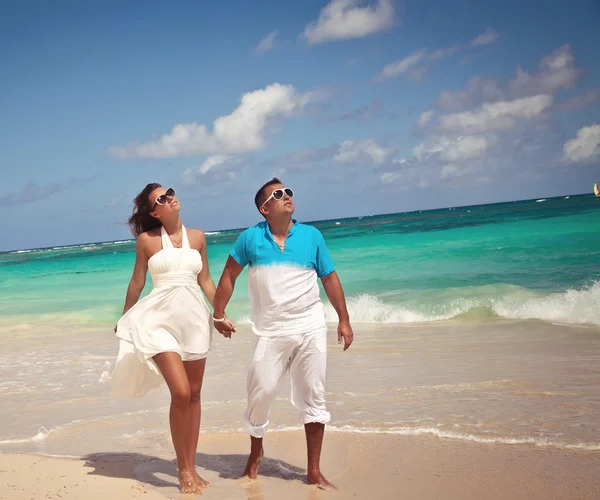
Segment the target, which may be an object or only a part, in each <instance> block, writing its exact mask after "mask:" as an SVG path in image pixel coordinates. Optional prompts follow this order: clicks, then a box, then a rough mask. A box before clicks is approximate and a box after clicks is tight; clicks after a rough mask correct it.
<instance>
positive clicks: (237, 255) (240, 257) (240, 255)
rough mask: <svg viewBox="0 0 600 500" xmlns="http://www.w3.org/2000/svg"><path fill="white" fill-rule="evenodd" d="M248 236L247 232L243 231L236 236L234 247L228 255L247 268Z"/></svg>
mask: <svg viewBox="0 0 600 500" xmlns="http://www.w3.org/2000/svg"><path fill="white" fill-rule="evenodd" d="M249 241H250V235H249V232H248V230H246V231H244V232H243V233H242V234H240V235H239V236H238V239H237V241H236V242H235V245H233V248H232V249H231V252H230V255H231V256H232V257H233V258H234V260H235V261H236V262H237V263H238V264H239V265H240V266H242V267H244V266H247V265H248V264H249V263H250V252H249V251H248V248H249V246H250V245H249Z"/></svg>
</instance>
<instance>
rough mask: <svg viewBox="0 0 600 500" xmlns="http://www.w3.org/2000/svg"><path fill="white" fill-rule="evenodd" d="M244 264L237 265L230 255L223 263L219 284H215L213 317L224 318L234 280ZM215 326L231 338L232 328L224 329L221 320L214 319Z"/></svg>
mask: <svg viewBox="0 0 600 500" xmlns="http://www.w3.org/2000/svg"><path fill="white" fill-rule="evenodd" d="M243 269H244V266H241V265H239V264H238V263H237V262H236V261H235V259H234V258H233V257H232V256H231V255H230V256H229V257H228V259H227V262H226V263H225V268H224V269H223V274H222V275H221V279H220V280H219V284H218V286H217V293H216V294H215V300H214V303H213V309H214V313H213V318H224V317H225V307H227V304H228V303H229V300H230V299H231V296H232V295H233V290H234V288H235V280H236V279H237V277H238V276H239V275H240V273H241V272H242V271H243ZM214 323H215V328H216V329H217V330H219V332H221V333H222V334H223V335H224V336H225V337H227V338H231V333H232V332H234V331H235V329H234V330H229V331H227V330H225V331H222V330H224V329H223V326H224V325H223V322H219V321H215V322H214Z"/></svg>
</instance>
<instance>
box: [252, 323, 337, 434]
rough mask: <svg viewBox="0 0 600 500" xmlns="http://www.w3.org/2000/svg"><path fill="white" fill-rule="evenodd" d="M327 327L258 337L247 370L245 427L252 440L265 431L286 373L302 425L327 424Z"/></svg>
mask: <svg viewBox="0 0 600 500" xmlns="http://www.w3.org/2000/svg"><path fill="white" fill-rule="evenodd" d="M326 368H327V328H321V329H319V330H316V331H313V332H309V333H306V334H297V335H285V336H281V337H259V339H258V343H257V344H256V349H255V350H254V359H253V360H252V364H251V365H250V369H249V370H248V382H247V388H248V407H247V408H246V411H245V412H244V428H245V429H246V431H247V432H248V433H249V434H250V435H251V436H253V437H256V438H262V437H263V436H264V435H265V433H266V432H267V426H268V425H269V414H270V410H271V403H272V402H273V400H274V399H275V397H276V396H277V392H278V391H279V387H280V385H281V382H282V381H283V378H284V377H285V374H286V372H287V371H289V372H290V378H291V382H292V395H291V400H292V404H293V405H294V407H295V408H296V409H297V410H298V411H299V412H300V421H301V422H302V423H303V424H310V423H321V424H326V423H327V422H329V420H330V419H331V415H330V414H329V413H328V412H327V410H326V408H325V371H326Z"/></svg>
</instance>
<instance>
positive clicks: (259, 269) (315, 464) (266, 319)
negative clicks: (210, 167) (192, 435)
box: [213, 178, 354, 488]
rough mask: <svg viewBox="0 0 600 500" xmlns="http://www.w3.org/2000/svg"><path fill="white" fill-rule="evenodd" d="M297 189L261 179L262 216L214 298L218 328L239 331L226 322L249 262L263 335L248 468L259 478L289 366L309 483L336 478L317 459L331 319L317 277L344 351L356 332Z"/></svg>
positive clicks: (247, 416) (324, 484) (254, 313)
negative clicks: (300, 216) (297, 200)
mask: <svg viewBox="0 0 600 500" xmlns="http://www.w3.org/2000/svg"><path fill="white" fill-rule="evenodd" d="M293 196H294V193H293V191H292V190H291V189H290V188H287V187H285V186H284V185H283V184H282V183H281V181H280V180H279V179H276V178H273V179H272V180H270V181H269V182H267V183H266V184H265V185H264V186H262V187H261V188H260V189H259V190H258V192H257V193H256V196H255V198H254V203H255V204H256V208H257V209H258V211H259V212H260V213H261V214H262V215H263V216H264V218H265V219H266V221H263V222H261V223H259V224H257V225H256V226H253V227H250V228H248V229H246V231H244V232H243V233H242V234H241V235H240V236H239V238H238V240H237V242H236V243H235V245H234V247H233V249H232V251H231V254H230V256H229V258H228V259H227V263H226V264H225V269H224V270H223V275H222V276H221V280H220V281H219V286H218V287H217V293H216V296H215V300H214V317H213V319H214V320H215V323H214V324H215V327H216V328H217V330H219V332H220V333H222V334H223V335H225V336H226V337H231V333H232V332H233V331H235V329H232V328H231V327H230V325H228V324H226V323H225V321H226V319H225V312H224V311H225V306H226V305H227V303H228V302H229V299H230V298H231V295H232V293H233V289H234V286H235V281H236V279H237V277H238V276H239V275H240V273H241V272H242V270H243V269H244V267H245V266H246V265H249V266H250V269H249V271H248V292H249V296H250V307H251V323H252V330H253V331H254V333H256V334H257V335H258V343H257V344H256V349H255V352H254V358H253V361H252V364H251V366H250V369H249V371H248V380H247V389H248V406H247V408H246V411H245V412H244V428H245V429H246V431H247V432H248V433H249V434H250V436H251V437H250V440H251V448H250V456H249V457H248V463H247V464H246V469H245V471H244V475H247V476H248V477H250V478H251V479H256V477H257V473H258V466H259V464H260V461H261V459H262V456H263V444H262V441H263V437H264V435H265V433H266V430H267V426H268V424H269V413H270V408H271V403H272V402H273V400H274V399H275V397H276V396H277V392H278V389H279V386H280V385H281V382H282V380H283V378H284V376H285V374H286V372H288V371H289V372H290V378H291V382H292V404H293V405H294V407H295V408H296V409H297V410H298V411H300V413H301V421H302V423H303V424H304V428H305V432H306V443H307V447H308V467H307V481H308V484H314V485H317V486H318V487H320V488H332V487H333V485H332V484H331V483H329V481H327V479H325V477H324V476H323V474H321V469H320V465H319V461H320V457H321V445H322V443H323V435H324V432H325V424H326V423H327V422H329V420H330V415H329V413H328V412H327V410H326V407H325V370H326V363H327V326H326V324H325V315H324V312H323V303H322V302H321V298H320V296H319V286H318V283H317V278H320V279H321V282H322V283H323V287H324V289H325V293H326V294H327V297H328V298H329V301H330V302H331V304H332V306H333V307H334V309H335V310H336V312H337V314H338V317H339V324H338V344H341V343H342V339H343V340H344V351H345V350H346V349H348V347H350V344H352V341H353V339H354V334H353V332H352V327H351V326H350V319H349V316H348V311H347V309H346V300H345V298H344V292H343V290H342V285H341V283H340V280H339V278H338V276H337V274H336V272H335V268H334V266H333V262H332V260H331V257H330V255H329V251H328V250H327V247H326V246H325V241H324V240H323V236H322V235H321V233H320V232H319V230H318V229H316V228H314V227H312V226H308V225H304V224H299V223H298V222H296V221H295V220H293V219H292V215H293V213H294V200H293Z"/></svg>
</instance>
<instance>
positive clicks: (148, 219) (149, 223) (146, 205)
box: [127, 182, 161, 238]
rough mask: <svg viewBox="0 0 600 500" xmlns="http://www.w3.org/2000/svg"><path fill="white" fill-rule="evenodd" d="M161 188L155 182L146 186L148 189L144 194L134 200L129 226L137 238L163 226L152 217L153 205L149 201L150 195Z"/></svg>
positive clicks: (145, 189)
mask: <svg viewBox="0 0 600 500" xmlns="http://www.w3.org/2000/svg"><path fill="white" fill-rule="evenodd" d="M160 186H161V185H160V184H157V183H155V182H152V183H150V184H148V185H146V187H145V188H144V189H142V192H141V193H140V194H138V195H137V196H136V197H135V199H134V200H133V213H132V214H131V217H129V220H128V221H127V224H129V227H130V228H131V232H132V233H133V235H134V236H135V237H136V238H137V237H138V236H139V235H140V234H142V233H143V232H145V231H150V229H154V228H157V227H160V226H161V223H160V221H159V220H158V219H157V218H156V217H152V216H151V215H150V212H151V211H152V204H151V203H150V200H149V199H148V196H150V193H151V192H152V191H154V190H155V189H156V188H158V187H160Z"/></svg>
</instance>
